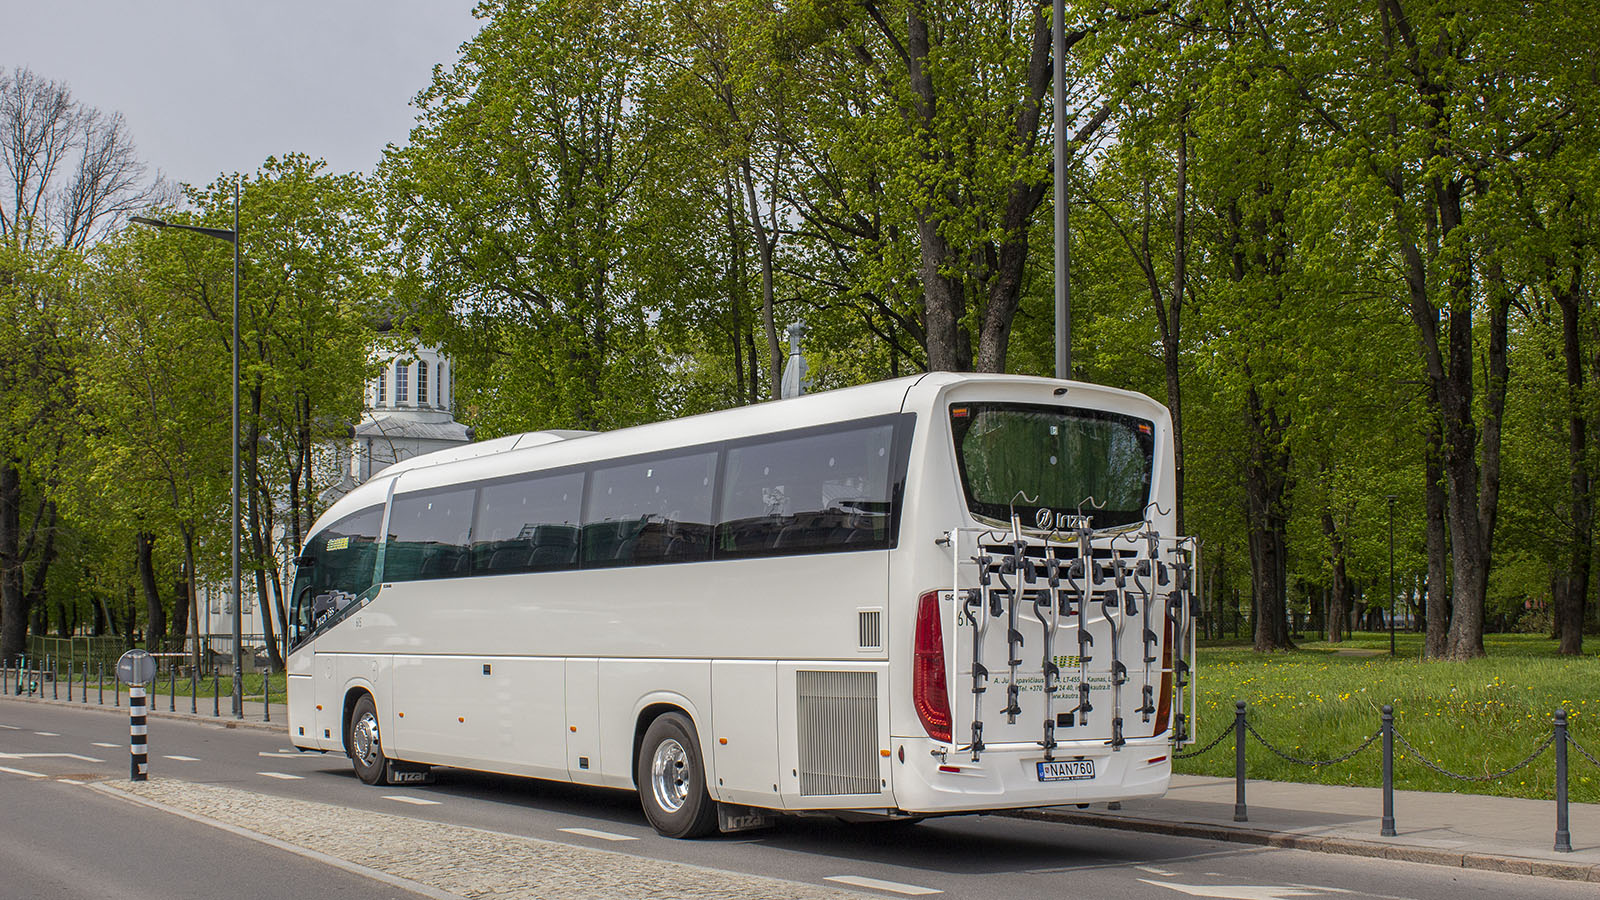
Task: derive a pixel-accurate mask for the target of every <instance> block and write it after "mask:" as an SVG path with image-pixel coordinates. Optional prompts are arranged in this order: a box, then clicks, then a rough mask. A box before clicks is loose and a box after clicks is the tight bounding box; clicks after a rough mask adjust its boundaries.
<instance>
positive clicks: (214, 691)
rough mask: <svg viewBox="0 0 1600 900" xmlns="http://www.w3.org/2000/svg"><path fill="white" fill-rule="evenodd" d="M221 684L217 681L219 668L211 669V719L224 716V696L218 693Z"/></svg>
mask: <svg viewBox="0 0 1600 900" xmlns="http://www.w3.org/2000/svg"><path fill="white" fill-rule="evenodd" d="M219 684H220V682H219V681H218V679H217V667H216V666H212V667H211V717H212V718H213V719H214V718H216V717H218V716H220V715H222V700H221V697H222V695H221V694H220V693H218V686H219Z"/></svg>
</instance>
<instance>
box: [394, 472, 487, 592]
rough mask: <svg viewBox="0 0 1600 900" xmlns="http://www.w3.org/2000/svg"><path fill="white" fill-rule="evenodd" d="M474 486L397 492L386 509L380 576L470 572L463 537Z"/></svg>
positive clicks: (408, 577) (396, 577) (412, 578)
mask: <svg viewBox="0 0 1600 900" xmlns="http://www.w3.org/2000/svg"><path fill="white" fill-rule="evenodd" d="M475 494H476V491H475V490H473V489H472V488H466V489H464V490H453V491H440V492H438V493H427V494H402V495H399V496H397V497H395V498H394V509H393V511H392V512H390V513H389V540H388V544H387V546H386V547H385V548H384V551H383V579H384V580H385V581H415V580H418V579H425V578H458V577H461V576H463V575H467V574H469V573H470V570H471V565H470V559H469V556H468V553H467V546H468V544H467V541H468V537H469V532H470V531H471V529H472V504H473V498H474V495H475Z"/></svg>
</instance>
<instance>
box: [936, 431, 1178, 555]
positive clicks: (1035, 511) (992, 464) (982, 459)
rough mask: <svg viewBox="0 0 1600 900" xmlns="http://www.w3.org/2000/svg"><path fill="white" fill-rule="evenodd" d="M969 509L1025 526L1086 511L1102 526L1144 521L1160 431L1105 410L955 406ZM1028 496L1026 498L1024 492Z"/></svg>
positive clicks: (959, 458) (958, 455)
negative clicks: (1019, 519) (1015, 519)
mask: <svg viewBox="0 0 1600 900" xmlns="http://www.w3.org/2000/svg"><path fill="white" fill-rule="evenodd" d="M950 428H951V431H952V432H953V433H954V435H955V449H956V463H957V465H958V466H959V467H960V469H961V484H962V487H963V488H964V489H965V490H966V495H967V506H968V508H969V509H971V510H972V511H973V512H974V513H977V514H978V515H982V516H987V517H989V518H991V519H999V520H1000V521H1006V520H1007V519H1008V518H1009V517H1010V515H1011V511H1012V509H1013V505H1012V504H1013V503H1015V507H1014V508H1015V510H1016V512H1017V514H1018V515H1019V516H1021V517H1022V522H1023V524H1024V525H1030V526H1031V525H1033V524H1035V523H1036V522H1038V521H1041V520H1042V519H1041V517H1042V516H1048V517H1049V518H1050V519H1052V520H1056V519H1058V518H1059V517H1060V516H1062V515H1063V514H1073V515H1075V514H1077V513H1078V512H1080V511H1081V512H1082V513H1083V514H1084V515H1087V516H1089V517H1090V519H1091V520H1092V522H1093V523H1094V527H1096V528H1106V527H1111V526H1116V525H1126V524H1129V523H1131V522H1138V521H1140V520H1141V519H1143V518H1144V509H1145V506H1146V504H1148V503H1149V502H1150V478H1151V472H1152V470H1153V467H1154V458H1155V457H1154V452H1155V437H1154V434H1153V432H1154V426H1153V425H1152V423H1151V422H1150V421H1149V420H1147V419H1139V418H1135V417H1133V416H1125V415H1119V414H1116V413H1109V412H1102V411H1100V410H1089V409H1072V408H1069V407H1060V406H1040V405H1033V404H1022V403H970V404H957V405H955V406H952V407H950ZM1019 494H1021V495H1022V496H1021V497H1019V496H1018V495H1019Z"/></svg>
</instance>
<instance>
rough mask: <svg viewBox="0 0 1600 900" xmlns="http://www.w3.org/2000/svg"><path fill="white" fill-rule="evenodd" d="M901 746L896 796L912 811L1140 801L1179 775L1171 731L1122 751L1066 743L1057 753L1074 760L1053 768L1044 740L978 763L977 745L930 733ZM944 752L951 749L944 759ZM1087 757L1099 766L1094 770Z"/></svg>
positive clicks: (992, 750)
mask: <svg viewBox="0 0 1600 900" xmlns="http://www.w3.org/2000/svg"><path fill="white" fill-rule="evenodd" d="M894 745H895V748H896V749H895V753H894V760H893V766H892V767H891V768H892V771H893V782H892V784H893V790H894V800H895V805H896V806H897V807H898V808H899V809H901V810H904V811H905V812H907V813H929V814H933V813H949V812H964V811H972V812H976V811H982V810H996V809H1019V808H1023V807H1031V806H1062V805H1068V804H1075V803H1106V802H1110V801H1112V800H1135V799H1143V798H1150V797H1159V796H1161V795H1162V794H1165V793H1166V792H1167V786H1168V784H1169V783H1170V782H1171V780H1172V750H1171V745H1170V744H1168V743H1167V740H1166V738H1165V737H1164V736H1163V737H1159V738H1146V739H1142V740H1130V741H1128V742H1127V743H1126V744H1124V745H1123V746H1122V747H1120V748H1118V749H1116V750H1112V748H1111V747H1109V746H1107V745H1106V744H1104V743H1102V742H1099V741H1092V742H1083V743H1065V742H1064V743H1063V744H1062V745H1061V746H1059V747H1057V748H1056V749H1055V751H1054V752H1053V753H1052V754H1051V759H1052V760H1054V761H1058V762H1059V761H1071V762H1072V765H1069V766H1065V767H1055V769H1054V770H1051V769H1050V768H1047V770H1046V771H1045V772H1041V771H1040V767H1039V763H1041V762H1046V760H1045V754H1044V750H1043V749H1041V748H1040V747H1039V746H1038V745H1036V744H997V745H992V746H990V747H988V748H987V749H985V750H984V751H983V753H981V754H979V758H978V760H977V761H976V762H974V761H973V759H972V753H971V752H970V751H968V752H965V753H963V752H958V751H956V750H955V749H954V748H952V747H950V745H948V744H940V743H937V742H934V741H930V740H928V739H926V738H896V739H895V740H894ZM902 751H903V752H904V754H905V756H904V760H903V761H902V759H901V757H900V754H901V752H902ZM936 751H943V753H942V759H941V754H940V753H938V752H936ZM1085 761H1087V762H1088V763H1090V764H1092V765H1093V774H1092V776H1090V775H1089V774H1088V772H1087V770H1086V768H1085V765H1084V762H1085ZM1063 769H1064V770H1066V771H1062V770H1063ZM1055 779H1059V780H1055Z"/></svg>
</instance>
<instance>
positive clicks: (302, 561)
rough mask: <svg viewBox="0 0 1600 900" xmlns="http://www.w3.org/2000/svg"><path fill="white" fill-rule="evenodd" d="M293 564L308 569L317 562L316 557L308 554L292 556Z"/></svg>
mask: <svg viewBox="0 0 1600 900" xmlns="http://www.w3.org/2000/svg"><path fill="white" fill-rule="evenodd" d="M294 564H295V565H296V566H298V567H299V568H302V569H309V568H311V567H312V566H315V565H316V564H317V558H316V557H315V556H311V555H309V554H307V555H305V556H296V557H295V558H294Z"/></svg>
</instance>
